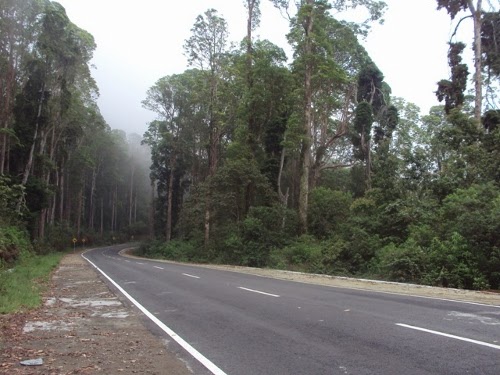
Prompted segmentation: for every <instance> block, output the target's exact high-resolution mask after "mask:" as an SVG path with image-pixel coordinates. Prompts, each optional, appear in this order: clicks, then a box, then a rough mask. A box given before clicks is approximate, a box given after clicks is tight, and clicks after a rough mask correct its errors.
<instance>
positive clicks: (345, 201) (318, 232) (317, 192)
mask: <svg viewBox="0 0 500 375" xmlns="http://www.w3.org/2000/svg"><path fill="white" fill-rule="evenodd" d="M351 204H352V197H351V195H350V194H348V193H344V192H342V191H335V190H330V189H327V188H323V187H320V188H317V189H314V190H313V191H312V192H311V195H310V200H309V231H310V233H311V234H313V235H315V236H316V237H318V238H325V237H327V236H329V235H330V234H332V233H334V232H335V231H337V230H338V229H339V227H340V226H341V224H342V223H345V222H346V221H347V220H348V218H349V215H350V212H349V207H350V206H351Z"/></svg>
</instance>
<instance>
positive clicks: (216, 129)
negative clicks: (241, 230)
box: [184, 9, 228, 245]
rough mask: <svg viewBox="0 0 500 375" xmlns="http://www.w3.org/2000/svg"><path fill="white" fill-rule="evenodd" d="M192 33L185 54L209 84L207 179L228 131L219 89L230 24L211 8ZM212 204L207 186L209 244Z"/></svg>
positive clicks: (190, 63) (206, 242)
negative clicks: (223, 116)
mask: <svg viewBox="0 0 500 375" xmlns="http://www.w3.org/2000/svg"><path fill="white" fill-rule="evenodd" d="M191 32H192V35H191V37H190V38H189V39H187V40H186V42H185V44H184V50H185V54H186V56H187V58H188V62H189V65H190V66H194V67H196V68H198V69H200V70H201V71H202V72H203V73H204V75H205V76H206V80H207V83H208V87H207V92H206V95H207V101H208V113H207V117H206V124H207V126H208V131H209V136H208V146H207V150H208V178H209V179H210V178H211V177H213V176H214V175H215V173H216V171H217V166H218V163H219V157H220V148H221V141H222V138H223V136H224V134H225V132H226V130H227V129H226V127H225V124H224V122H223V118H222V113H223V111H221V107H224V103H223V102H222V101H221V96H220V92H219V90H220V89H221V85H222V83H223V80H224V65H225V60H226V59H225V57H226V54H227V47H228V29H227V23H226V21H225V20H224V18H222V17H220V16H219V15H218V13H217V11H216V10H215V9H209V10H207V11H206V12H205V13H204V14H203V15H199V16H198V17H197V18H196V21H195V23H194V25H193V27H192V29H191ZM201 89H203V88H201ZM211 205H212V199H211V194H210V189H207V195H206V201H205V224H204V226H205V229H204V233H205V245H208V241H209V239H210V223H211V213H212V207H211Z"/></svg>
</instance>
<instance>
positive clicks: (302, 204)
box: [299, 0, 314, 234]
mask: <svg viewBox="0 0 500 375" xmlns="http://www.w3.org/2000/svg"><path fill="white" fill-rule="evenodd" d="M307 5H308V6H310V13H309V14H308V15H307V16H306V17H305V21H304V25H303V26H304V31H305V45H304V55H305V57H306V64H305V72H304V125H303V129H302V136H303V139H302V145H301V149H300V184H299V233H301V234H302V233H306V232H307V209H308V198H309V170H310V167H311V128H312V87H311V80H312V70H313V67H312V64H311V62H310V56H311V54H312V29H313V22H314V19H313V14H312V10H313V9H312V8H313V5H314V0H307Z"/></svg>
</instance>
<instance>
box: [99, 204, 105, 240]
mask: <svg viewBox="0 0 500 375" xmlns="http://www.w3.org/2000/svg"><path fill="white" fill-rule="evenodd" d="M100 227H101V230H100V232H99V234H100V236H101V238H103V237H104V198H101V225H100Z"/></svg>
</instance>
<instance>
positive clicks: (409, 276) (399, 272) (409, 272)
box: [375, 239, 427, 283]
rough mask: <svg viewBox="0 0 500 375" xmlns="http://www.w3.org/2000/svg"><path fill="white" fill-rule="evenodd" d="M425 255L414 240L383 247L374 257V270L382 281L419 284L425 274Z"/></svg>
mask: <svg viewBox="0 0 500 375" xmlns="http://www.w3.org/2000/svg"><path fill="white" fill-rule="evenodd" d="M426 263H427V254H426V253H425V251H424V250H423V249H422V247H420V246H419V245H418V244H417V243H416V242H415V240H413V239H408V240H407V241H406V242H405V243H403V244H401V245H395V244H393V243H391V244H389V245H386V246H384V247H383V248H382V249H381V250H380V251H379V252H378V253H377V256H376V266H375V268H376V270H377V273H378V274H379V275H381V276H382V278H384V279H389V280H393V281H399V282H414V283H419V282H420V281H421V279H422V276H423V274H424V273H425V269H426Z"/></svg>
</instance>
